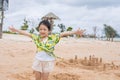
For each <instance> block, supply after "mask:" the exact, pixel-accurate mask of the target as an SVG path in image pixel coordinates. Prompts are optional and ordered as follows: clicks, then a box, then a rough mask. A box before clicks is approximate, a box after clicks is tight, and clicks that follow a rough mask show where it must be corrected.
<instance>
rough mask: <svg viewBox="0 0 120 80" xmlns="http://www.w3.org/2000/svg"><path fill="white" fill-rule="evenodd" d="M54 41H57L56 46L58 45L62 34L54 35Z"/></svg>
mask: <svg viewBox="0 0 120 80" xmlns="http://www.w3.org/2000/svg"><path fill="white" fill-rule="evenodd" d="M54 40H55V44H57V43H58V42H59V41H60V34H58V33H57V34H54Z"/></svg>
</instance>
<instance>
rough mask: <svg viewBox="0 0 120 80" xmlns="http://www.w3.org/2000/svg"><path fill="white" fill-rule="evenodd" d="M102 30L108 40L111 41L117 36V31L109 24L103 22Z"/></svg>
mask: <svg viewBox="0 0 120 80" xmlns="http://www.w3.org/2000/svg"><path fill="white" fill-rule="evenodd" d="M104 32H105V35H106V37H107V40H108V41H110V40H111V41H113V38H114V37H115V36H117V31H116V30H114V29H113V28H112V27H111V26H109V25H106V24H104Z"/></svg>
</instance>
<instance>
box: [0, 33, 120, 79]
mask: <svg viewBox="0 0 120 80" xmlns="http://www.w3.org/2000/svg"><path fill="white" fill-rule="evenodd" d="M35 52H36V46H35V44H34V42H32V40H31V39H30V38H28V37H25V36H23V35H8V34H3V39H0V80H34V74H33V71H32V68H31V66H32V63H33V59H34V56H35ZM54 52H55V54H56V55H58V56H60V57H62V58H63V59H57V60H56V63H55V68H54V71H53V72H52V73H50V76H49V80H120V42H107V41H98V40H89V39H83V38H80V39H76V38H62V39H61V41H60V42H59V43H58V44H57V45H56V47H55V51H54ZM90 56H91V60H90ZM100 58H101V59H102V61H101V62H100ZM94 60H95V61H96V60H97V61H96V62H95V61H94Z"/></svg>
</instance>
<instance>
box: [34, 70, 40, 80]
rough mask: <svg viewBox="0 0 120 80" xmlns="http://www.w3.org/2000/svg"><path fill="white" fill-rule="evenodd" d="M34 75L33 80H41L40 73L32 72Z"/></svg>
mask: <svg viewBox="0 0 120 80" xmlns="http://www.w3.org/2000/svg"><path fill="white" fill-rule="evenodd" d="M34 73H35V80H41V77H42V74H41V72H38V71H34Z"/></svg>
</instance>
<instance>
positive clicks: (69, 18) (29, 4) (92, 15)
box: [4, 0, 120, 33]
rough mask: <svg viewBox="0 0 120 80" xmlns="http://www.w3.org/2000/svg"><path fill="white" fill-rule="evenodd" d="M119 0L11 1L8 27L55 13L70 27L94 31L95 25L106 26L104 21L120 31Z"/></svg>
mask: <svg viewBox="0 0 120 80" xmlns="http://www.w3.org/2000/svg"><path fill="white" fill-rule="evenodd" d="M118 4H119V1H115V0H104V1H101V0H90V1H88V0H84V1H83V0H24V1H21V0H11V1H10V4H9V10H8V11H6V12H5V19H4V26H5V27H4V29H7V27H8V26H9V25H15V26H16V27H17V28H19V27H20V26H21V25H22V23H23V19H24V18H25V17H26V18H31V19H36V23H35V24H37V23H38V22H37V19H38V18H39V20H40V18H41V17H42V16H44V15H46V14H47V13H48V12H53V13H54V14H56V15H57V16H59V17H60V18H61V21H55V23H56V24H58V23H63V24H65V25H66V27H69V26H72V27H73V28H74V29H77V28H78V27H81V28H86V29H87V32H88V33H92V27H93V26H98V28H99V29H103V24H108V25H111V26H113V27H114V28H115V29H116V30H117V31H120V28H119V25H120V24H119V21H120V16H119V13H120V6H119V5H118Z"/></svg>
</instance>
